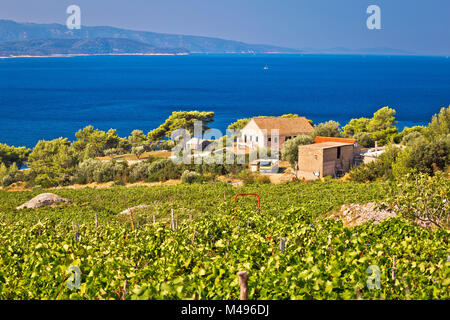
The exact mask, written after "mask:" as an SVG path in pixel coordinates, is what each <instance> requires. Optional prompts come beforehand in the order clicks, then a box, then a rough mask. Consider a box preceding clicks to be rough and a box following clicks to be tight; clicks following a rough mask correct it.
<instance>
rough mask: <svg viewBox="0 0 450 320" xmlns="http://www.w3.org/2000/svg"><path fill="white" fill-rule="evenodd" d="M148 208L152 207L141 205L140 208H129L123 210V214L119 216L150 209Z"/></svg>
mask: <svg viewBox="0 0 450 320" xmlns="http://www.w3.org/2000/svg"><path fill="white" fill-rule="evenodd" d="M148 207H150V206H149V205H147V204H141V205H138V206H136V207H132V208H128V209H125V210H123V211H122V212H121V213H119V214H130V212H131V211H133V212H134V211H136V210H140V209H145V208H148Z"/></svg>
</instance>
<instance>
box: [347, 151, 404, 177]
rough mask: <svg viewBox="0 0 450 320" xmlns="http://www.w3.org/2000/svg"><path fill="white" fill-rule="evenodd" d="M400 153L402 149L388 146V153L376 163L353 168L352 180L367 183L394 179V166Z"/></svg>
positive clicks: (351, 172) (350, 174) (383, 154)
mask: <svg viewBox="0 0 450 320" xmlns="http://www.w3.org/2000/svg"><path fill="white" fill-rule="evenodd" d="M399 152H400V148H398V147H396V146H394V145H390V146H387V147H386V151H385V152H384V153H382V154H381V155H380V156H379V157H378V158H377V159H376V160H375V161H372V162H369V163H364V164H360V165H358V166H355V167H353V168H352V169H351V170H350V172H349V176H350V179H351V180H353V181H358V182H367V181H375V180H377V179H391V178H393V173H392V170H393V164H394V162H395V161H396V159H397V157H398V154H399Z"/></svg>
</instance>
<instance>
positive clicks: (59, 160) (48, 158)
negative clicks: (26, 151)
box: [28, 138, 76, 187]
mask: <svg viewBox="0 0 450 320" xmlns="http://www.w3.org/2000/svg"><path fill="white" fill-rule="evenodd" d="M28 163H29V166H30V167H31V174H32V176H33V177H34V182H35V184H38V185H41V186H43V187H51V186H56V185H58V184H60V183H63V182H64V181H66V180H67V179H66V178H67V177H68V176H70V175H72V174H73V173H74V171H75V166H76V158H75V154H74V151H73V149H72V148H71V147H70V143H69V141H68V140H67V138H64V139H63V138H58V139H54V140H51V141H46V140H40V141H39V142H38V143H37V144H36V146H35V147H34V148H33V152H31V154H30V156H29V160H28Z"/></svg>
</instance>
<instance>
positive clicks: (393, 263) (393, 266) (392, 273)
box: [391, 256, 396, 280]
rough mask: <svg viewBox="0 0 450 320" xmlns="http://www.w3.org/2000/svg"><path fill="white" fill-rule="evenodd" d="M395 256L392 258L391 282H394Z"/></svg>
mask: <svg viewBox="0 0 450 320" xmlns="http://www.w3.org/2000/svg"><path fill="white" fill-rule="evenodd" d="M395 269H396V268H395V256H394V257H393V258H392V272H391V275H392V280H395Z"/></svg>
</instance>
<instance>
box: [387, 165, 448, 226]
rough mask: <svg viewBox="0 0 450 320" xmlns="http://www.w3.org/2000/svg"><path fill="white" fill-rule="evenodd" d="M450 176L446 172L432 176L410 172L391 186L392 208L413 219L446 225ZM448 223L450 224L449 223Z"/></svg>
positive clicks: (416, 221)
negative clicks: (449, 177) (446, 175)
mask: <svg viewBox="0 0 450 320" xmlns="http://www.w3.org/2000/svg"><path fill="white" fill-rule="evenodd" d="M449 193H450V180H449V179H448V177H445V174H444V173H443V172H439V173H437V174H436V175H435V176H434V177H430V176H428V175H426V174H424V173H419V174H416V175H411V174H407V175H406V176H405V177H403V178H401V179H400V180H399V182H398V183H397V184H395V185H393V186H391V192H390V194H391V198H390V201H389V202H391V204H392V209H393V210H395V211H397V212H398V213H400V214H401V215H402V216H403V217H405V218H406V219H409V220H411V221H413V222H414V223H420V222H425V223H427V224H433V225H435V226H437V227H439V228H442V227H444V225H445V223H446V219H448V216H449V213H450V204H449V198H448V196H449ZM447 227H448V226H447Z"/></svg>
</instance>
